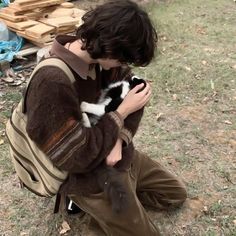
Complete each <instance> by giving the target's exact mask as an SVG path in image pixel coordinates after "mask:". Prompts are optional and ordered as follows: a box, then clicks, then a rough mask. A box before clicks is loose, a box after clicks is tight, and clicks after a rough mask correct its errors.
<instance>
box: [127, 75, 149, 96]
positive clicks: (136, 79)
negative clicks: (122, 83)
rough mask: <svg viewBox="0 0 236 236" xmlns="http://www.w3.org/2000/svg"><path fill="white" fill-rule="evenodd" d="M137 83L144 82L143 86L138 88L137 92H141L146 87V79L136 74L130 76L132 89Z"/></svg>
mask: <svg viewBox="0 0 236 236" xmlns="http://www.w3.org/2000/svg"><path fill="white" fill-rule="evenodd" d="M139 84H144V86H143V87H142V88H141V89H140V90H138V92H137V93H139V92H141V91H142V90H143V89H144V88H145V87H146V81H145V80H144V79H141V78H139V77H138V76H136V75H134V76H132V78H131V80H130V81H129V85H130V89H133V88H134V87H135V86H137V85H139Z"/></svg>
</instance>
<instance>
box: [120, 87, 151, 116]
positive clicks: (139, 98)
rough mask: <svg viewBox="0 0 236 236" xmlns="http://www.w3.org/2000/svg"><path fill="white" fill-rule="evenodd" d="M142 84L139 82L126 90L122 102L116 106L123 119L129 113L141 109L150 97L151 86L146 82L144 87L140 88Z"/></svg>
mask: <svg viewBox="0 0 236 236" xmlns="http://www.w3.org/2000/svg"><path fill="white" fill-rule="evenodd" d="M143 86H144V84H140V85H137V86H135V87H134V88H133V89H132V90H130V91H129V92H128V94H127V95H126V96H125V98H124V100H123V102H122V103H121V104H120V106H119V107H118V108H117V110H116V111H117V112H118V113H119V114H120V115H121V116H122V117H123V119H125V118H126V117H127V116H128V115H129V114H131V113H133V112H135V111H137V110H139V109H141V108H142V107H143V106H144V105H145V104H147V102H148V101H149V99H150V97H151V87H150V84H149V83H147V84H146V87H145V88H144V89H143V90H142V91H140V92H138V91H139V90H140V89H142V88H143Z"/></svg>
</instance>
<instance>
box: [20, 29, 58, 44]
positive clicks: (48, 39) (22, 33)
mask: <svg viewBox="0 0 236 236" xmlns="http://www.w3.org/2000/svg"><path fill="white" fill-rule="evenodd" d="M16 34H17V35H19V36H21V37H23V38H26V39H29V40H32V41H35V42H38V43H46V42H52V41H53V39H54V38H55V37H54V36H53V35H50V34H48V35H45V36H42V37H33V36H32V35H27V34H26V33H25V31H17V32H16Z"/></svg>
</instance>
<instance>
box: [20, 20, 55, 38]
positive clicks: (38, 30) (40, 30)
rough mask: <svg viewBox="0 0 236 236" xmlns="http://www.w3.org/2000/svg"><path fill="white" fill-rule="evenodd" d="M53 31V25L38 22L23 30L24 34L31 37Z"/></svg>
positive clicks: (41, 35) (52, 32)
mask: <svg viewBox="0 0 236 236" xmlns="http://www.w3.org/2000/svg"><path fill="white" fill-rule="evenodd" d="M55 32H56V28H55V27H53V26H49V25H45V24H43V23H39V24H37V25H35V26H32V27H30V28H27V29H26V30H25V34H26V35H28V36H31V37H43V36H44V35H46V34H47V35H50V34H54V33H55Z"/></svg>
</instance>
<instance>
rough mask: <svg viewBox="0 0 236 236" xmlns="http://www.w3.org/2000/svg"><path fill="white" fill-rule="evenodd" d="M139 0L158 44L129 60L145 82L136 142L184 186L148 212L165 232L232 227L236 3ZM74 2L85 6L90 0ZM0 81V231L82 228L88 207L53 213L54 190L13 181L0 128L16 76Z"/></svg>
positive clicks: (79, 231)
mask: <svg viewBox="0 0 236 236" xmlns="http://www.w3.org/2000/svg"><path fill="white" fill-rule="evenodd" d="M99 2H102V1H99ZM138 2H139V3H140V4H142V5H143V6H144V7H145V8H146V9H147V11H148V13H149V14H150V16H151V17H152V19H153V22H154V23H155V25H156V27H157V30H158V34H159V43H158V52H157V56H156V59H155V60H154V61H153V62H152V63H151V65H150V66H148V67H147V68H145V69H143V68H138V69H135V70H136V72H137V73H138V74H140V75H141V76H143V77H144V78H146V79H148V80H149V81H150V83H151V84H152V88H153V96H152V100H151V101H150V103H149V105H148V106H147V107H146V110H145V115H144V117H143V120H142V124H141V126H140V129H139V131H138V133H137V135H136V137H135V146H136V148H137V149H140V150H142V151H144V152H146V153H148V154H149V155H150V157H151V158H154V159H156V160H157V161H159V162H161V163H162V164H163V165H164V166H165V167H167V168H168V169H169V170H170V171H172V172H173V173H175V174H176V175H178V176H179V177H180V178H181V179H182V180H183V181H184V182H185V184H186V186H187V189H188V199H187V201H186V203H185V204H184V206H183V207H182V208H180V209H177V210H176V211H171V212H155V211H151V210H148V214H149V215H150V217H151V218H152V220H153V222H154V223H155V224H156V225H157V226H158V227H159V228H160V231H161V232H162V235H165V236H175V235H176V236H179V235H185V236H218V235H219V236H221V235H225V236H235V235H236V187H235V186H236V105H235V104H236V53H235V52H236V39H235V35H236V27H235V25H236V4H235V3H234V1H231V0H214V1H213V0H209V1H204V0H195V1H190V0H181V1H180V0H179V1H178V0H176V1H174V0H173V1H164V0H163V1H138ZM76 3H77V5H78V6H79V7H81V8H84V9H89V7H90V6H91V5H96V4H97V1H77V2H76ZM0 82H1V81H0ZM0 86H1V87H0V99H1V100H0V181H1V184H0V222H1V224H0V235H6V236H8V235H9V236H18V235H21V236H23V235H40V236H41V235H60V232H61V233H62V231H61V230H62V229H63V228H64V229H65V231H66V229H68V231H67V233H65V234H64V235H83V236H86V235H85V234H84V233H83V232H84V229H85V228H86V225H87V222H88V220H89V217H88V216H86V215H83V214H81V215H78V216H75V217H63V216H61V215H59V214H57V215H53V213H52V210H53V204H54V199H43V198H40V197H37V196H35V195H33V194H32V193H30V192H29V191H27V190H21V189H20V188H19V184H18V180H17V177H16V175H15V173H14V170H13V168H12V165H11V161H10V159H9V155H8V146H7V139H6V137H5V133H4V127H5V123H6V120H7V118H8V117H9V115H10V108H11V106H12V105H13V104H15V103H17V102H18V101H19V99H20V91H21V90H22V89H23V87H24V85H23V86H19V87H14V88H13V87H10V86H7V84H5V83H3V82H1V83H0ZM63 221H66V222H67V223H68V225H69V228H68V226H65V225H64V227H63V225H62V223H63ZM119 236H120V235H119ZM121 236H122V235H121Z"/></svg>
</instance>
